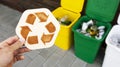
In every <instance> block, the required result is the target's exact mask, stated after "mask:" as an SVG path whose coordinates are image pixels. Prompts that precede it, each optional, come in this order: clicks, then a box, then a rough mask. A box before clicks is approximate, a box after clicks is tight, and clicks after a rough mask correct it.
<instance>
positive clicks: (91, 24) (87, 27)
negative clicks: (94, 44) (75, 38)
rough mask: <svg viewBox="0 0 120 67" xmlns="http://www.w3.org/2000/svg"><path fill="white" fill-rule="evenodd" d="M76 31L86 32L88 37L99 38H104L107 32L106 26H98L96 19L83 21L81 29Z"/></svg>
mask: <svg viewBox="0 0 120 67" xmlns="http://www.w3.org/2000/svg"><path fill="white" fill-rule="evenodd" d="M76 31H78V32H80V33H82V34H84V35H85V36H88V37H93V38H95V39H97V40H99V39H102V37H103V34H104V32H105V26H103V25H101V26H97V25H96V21H95V20H94V21H93V20H90V21H88V22H83V23H82V26H81V29H76Z"/></svg>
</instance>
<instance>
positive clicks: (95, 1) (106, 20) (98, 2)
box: [72, 0, 119, 63]
mask: <svg viewBox="0 0 120 67" xmlns="http://www.w3.org/2000/svg"><path fill="white" fill-rule="evenodd" d="M118 4H119V0H87V5H86V11H85V13H86V15H85V16H82V17H81V18H80V19H79V20H78V21H77V22H76V23H75V24H74V25H73V27H72V31H73V32H74V43H75V44H74V45H75V48H74V49H75V55H76V56H77V57H78V58H80V59H82V60H84V61H86V62H88V63H93V62H94V60H95V58H96V55H97V53H98V50H99V48H100V46H101V44H102V42H103V40H104V39H105V37H106V35H107V34H108V32H109V31H110V29H111V24H110V23H111V21H112V20H113V18H114V16H115V13H116V10H117V7H118ZM91 19H93V20H96V21H97V22H96V25H97V26H105V33H104V35H103V36H102V39H100V40H97V39H95V38H92V37H88V36H85V35H84V34H82V33H80V32H78V31H77V29H80V28H81V26H82V23H83V22H88V21H89V20H91Z"/></svg>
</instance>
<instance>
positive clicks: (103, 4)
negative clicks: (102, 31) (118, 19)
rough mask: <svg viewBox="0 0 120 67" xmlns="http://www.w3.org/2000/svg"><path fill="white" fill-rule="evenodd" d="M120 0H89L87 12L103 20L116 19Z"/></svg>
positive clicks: (96, 18) (94, 17)
mask: <svg viewBox="0 0 120 67" xmlns="http://www.w3.org/2000/svg"><path fill="white" fill-rule="evenodd" d="M119 2H120V0H87V6H86V14H87V15H88V16H89V17H91V18H93V19H95V20H99V21H102V22H111V21H112V20H113V19H114V16H115V13H116V11H117V8H118V5H119Z"/></svg>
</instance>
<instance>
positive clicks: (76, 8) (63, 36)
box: [52, 0, 84, 50]
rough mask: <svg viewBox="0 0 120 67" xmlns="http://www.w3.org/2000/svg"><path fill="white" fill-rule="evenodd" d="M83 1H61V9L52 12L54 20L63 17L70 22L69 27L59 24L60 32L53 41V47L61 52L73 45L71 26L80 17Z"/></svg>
mask: <svg viewBox="0 0 120 67" xmlns="http://www.w3.org/2000/svg"><path fill="white" fill-rule="evenodd" d="M83 5H84V0H61V7H58V8H57V9H55V10H53V11H52V13H53V15H54V16H55V17H56V18H61V17H63V16H65V15H67V16H68V20H70V21H71V23H70V24H69V25H63V24H60V31H59V33H58V36H57V38H56V41H55V45H56V46H58V47H59V48H61V49H63V50H68V49H69V48H70V47H71V45H73V32H72V30H71V28H72V26H73V24H74V23H75V22H76V21H77V20H78V19H79V17H80V16H81V14H80V12H81V11H82V8H83Z"/></svg>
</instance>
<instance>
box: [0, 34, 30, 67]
mask: <svg viewBox="0 0 120 67" xmlns="http://www.w3.org/2000/svg"><path fill="white" fill-rule="evenodd" d="M23 44H24V39H19V38H18V37H17V36H13V37H10V38H8V39H6V40H5V41H3V42H1V43H0V67H12V65H13V64H14V63H15V62H16V61H19V60H23V59H24V56H23V55H21V54H22V53H24V52H28V51H30V50H29V49H27V48H21V47H22V46H23Z"/></svg>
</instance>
